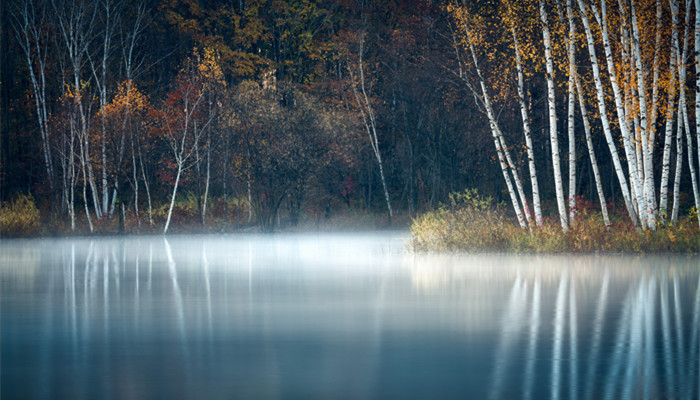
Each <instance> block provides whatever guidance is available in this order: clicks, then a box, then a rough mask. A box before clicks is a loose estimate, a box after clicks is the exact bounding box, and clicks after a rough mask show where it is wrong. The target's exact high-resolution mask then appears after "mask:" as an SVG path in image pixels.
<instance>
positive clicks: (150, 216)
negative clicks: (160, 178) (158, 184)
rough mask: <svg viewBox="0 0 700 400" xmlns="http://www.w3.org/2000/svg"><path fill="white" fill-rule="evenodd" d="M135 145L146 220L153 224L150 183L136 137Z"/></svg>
mask: <svg viewBox="0 0 700 400" xmlns="http://www.w3.org/2000/svg"><path fill="white" fill-rule="evenodd" d="M137 146H138V153H139V165H140V167H141V177H142V178H143V186H144V188H145V189H146V199H147V200H148V222H149V224H150V225H151V226H153V207H152V203H151V189H150V185H149V184H148V177H147V175H146V167H145V166H144V162H143V154H141V144H140V141H138V138H137Z"/></svg>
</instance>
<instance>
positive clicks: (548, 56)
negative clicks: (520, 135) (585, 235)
mask: <svg viewBox="0 0 700 400" xmlns="http://www.w3.org/2000/svg"><path fill="white" fill-rule="evenodd" d="M540 20H541V22H542V40H543V42H544V58H545V66H546V74H545V78H546V80H547V103H548V105H549V107H548V108H549V140H550V144H551V149H552V168H553V169H554V187H555V190H556V195H557V208H558V209H559V219H560V221H561V227H562V229H563V230H564V231H566V230H567V229H568V218H567V213H566V202H565V201H564V187H563V182H562V178H561V166H560V162H559V138H558V136H557V109H556V99H555V95H554V60H553V58H552V49H551V42H550V36H549V24H548V22H547V11H546V10H545V4H544V0H540Z"/></svg>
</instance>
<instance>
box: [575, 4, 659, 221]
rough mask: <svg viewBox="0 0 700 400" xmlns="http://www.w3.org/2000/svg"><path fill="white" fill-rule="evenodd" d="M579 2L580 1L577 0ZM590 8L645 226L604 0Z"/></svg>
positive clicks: (640, 217) (638, 213) (639, 185)
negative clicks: (596, 28) (597, 29)
mask: <svg viewBox="0 0 700 400" xmlns="http://www.w3.org/2000/svg"><path fill="white" fill-rule="evenodd" d="M579 3H581V1H579ZM591 9H592V10H593V13H594V15H595V17H596V20H597V21H598V24H599V25H600V27H601V33H602V35H603V47H604V49H605V59H606V62H607V65H608V72H609V74H610V85H611V87H612V89H613V95H614V98H615V109H616V110H617V119H618V121H619V124H618V125H619V126H620V131H621V133H622V142H623V144H624V147H625V155H626V157H627V164H628V171H629V175H630V184H631V185H632V187H633V188H634V190H633V193H634V195H635V198H636V201H637V207H638V210H637V215H638V216H639V219H640V222H641V225H642V228H645V229H646V228H647V226H648V225H647V218H646V216H645V215H642V213H644V212H646V210H647V205H646V201H645V199H644V196H643V193H644V192H643V189H642V181H641V179H640V178H639V174H638V173H637V163H636V162H635V158H636V157H635V152H634V146H633V145H632V139H631V137H630V132H629V129H628V126H627V124H626V123H625V121H626V118H627V116H626V115H625V111H624V106H623V102H622V94H621V93H620V87H619V85H618V82H617V73H616V72H615V63H614V62H613V54H612V49H611V46H610V38H609V36H608V28H607V9H606V3H605V0H601V11H600V13H599V12H598V10H597V9H596V7H595V6H592V7H591Z"/></svg>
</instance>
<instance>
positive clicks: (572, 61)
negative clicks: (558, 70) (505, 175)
mask: <svg viewBox="0 0 700 400" xmlns="http://www.w3.org/2000/svg"><path fill="white" fill-rule="evenodd" d="M566 16H567V18H568V21H569V44H568V50H569V88H568V94H569V99H568V100H569V102H568V107H569V109H568V121H567V128H568V133H569V224H573V223H574V218H575V211H576V137H575V136H574V112H575V107H576V98H575V96H576V95H575V93H574V91H575V87H574V86H575V85H574V79H575V76H576V25H575V24H574V16H573V13H572V10H571V0H566Z"/></svg>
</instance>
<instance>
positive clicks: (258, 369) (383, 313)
mask: <svg viewBox="0 0 700 400" xmlns="http://www.w3.org/2000/svg"><path fill="white" fill-rule="evenodd" d="M207 240H208V239H201V240H195V241H188V242H187V243H188V244H187V246H184V245H183V244H184V243H185V242H184V241H182V240H180V239H178V238H168V239H163V238H157V239H148V240H140V241H123V240H122V241H119V240H117V241H114V240H95V241H90V242H87V241H84V242H82V243H80V242H78V244H74V245H72V246H71V245H68V246H67V247H63V249H62V250H61V252H60V253H56V254H59V257H58V258H59V260H60V262H61V266H60V267H59V268H57V269H54V270H52V271H54V272H53V273H50V274H47V275H45V276H44V277H39V276H37V277H36V278H35V279H36V280H37V281H40V282H42V283H43V284H46V285H47V286H46V287H47V293H46V296H47V297H46V298H47V301H46V302H45V303H41V304H37V307H39V308H40V309H41V310H42V314H41V315H42V322H41V325H40V327H39V330H40V338H41V341H40V343H39V346H38V347H39V348H38V350H37V352H36V353H37V356H38V357H41V358H39V359H38V360H39V361H40V362H39V363H38V368H39V369H40V371H38V373H37V375H40V376H41V381H39V385H38V388H37V389H36V390H43V391H44V394H46V395H47V396H50V394H52V393H54V392H55V387H56V381H57V379H58V378H60V377H63V376H64V374H65V373H60V372H57V370H56V369H55V367H54V366H55V365H56V364H57V362H59V361H60V360H59V358H58V357H59V356H58V355H57V353H56V349H55V347H54V346H56V343H57V339H56V338H57V336H60V335H63V334H64V333H65V337H66V338H67V339H68V341H67V342H66V345H70V347H71V349H72V350H70V351H69V353H70V357H72V359H71V360H69V361H70V363H69V364H70V365H71V366H73V367H72V368H73V369H72V370H70V371H68V373H70V375H71V376H72V378H71V379H74V380H75V384H76V385H77V386H80V387H83V388H92V389H83V390H87V392H86V394H89V393H91V392H90V390H92V391H93V392H94V391H98V392H111V391H114V393H124V394H128V393H136V392H138V391H139V390H146V389H145V388H144V386H143V385H147V384H146V383H144V378H143V376H144V374H153V371H152V370H151V369H152V364H151V365H149V364H147V363H143V364H140V362H139V360H141V359H143V355H142V354H141V353H140V352H143V351H144V350H148V349H149V348H148V347H144V346H146V345H144V344H143V343H141V342H139V341H140V340H142V338H143V337H144V335H145V337H147V339H148V340H151V339H153V340H155V341H157V340H158V339H162V338H163V337H167V338H168V339H171V340H174V342H173V343H170V344H168V345H166V346H165V347H171V348H169V349H168V350H172V353H173V354H170V355H169V357H170V359H169V360H168V361H167V362H166V364H165V365H164V368H165V369H167V371H164V372H163V371H159V372H157V373H156V377H157V379H163V380H164V381H168V382H170V381H173V382H174V383H173V384H172V389H171V390H173V393H175V394H177V393H178V391H182V393H187V394H194V392H195V391H196V390H198V388H201V387H202V386H204V384H205V383H211V382H219V381H220V380H221V377H203V373H202V372H201V371H202V370H216V369H220V368H224V367H225V368H229V369H230V372H229V373H230V374H231V375H236V374H238V375H236V376H250V377H252V378H251V379H250V381H248V382H237V385H238V388H239V389H240V390H241V391H240V392H239V393H245V390H248V391H249V392H248V393H254V392H255V391H256V390H263V389H264V390H266V391H265V392H257V394H260V396H259V397H275V396H279V395H280V394H281V393H283V390H284V388H286V387H288V386H289V385H290V382H289V379H290V377H289V376H285V374H288V373H289V371H288V370H285V369H284V368H288V366H285V364H284V362H285V360H288V357H290V353H289V348H288V346H289V343H288V342H287V343H285V342H284V341H281V338H282V339H283V340H288V339H289V338H290V337H298V336H294V335H305V334H306V335H308V334H309V332H312V334H313V335H316V336H314V338H315V339H317V340H319V341H320V342H321V343H320V344H318V343H317V344H315V345H316V347H315V349H316V350H317V351H321V352H322V353H323V354H320V355H319V354H316V355H313V356H314V357H317V358H316V359H314V360H313V362H311V363H310V364H309V367H310V369H313V370H314V371H315V370H316V369H315V368H321V367H323V368H325V372H326V375H324V376H322V377H320V378H319V379H320V380H319V385H322V384H324V382H325V384H326V385H327V387H326V388H325V390H326V391H325V392H324V391H319V392H314V393H323V394H330V393H332V391H331V389H332V388H331V387H330V386H328V385H329V383H328V382H331V381H332V379H331V378H330V376H331V375H333V374H342V372H340V369H341V367H342V368H346V369H348V371H350V370H352V371H354V372H353V376H352V377H349V378H347V379H346V380H345V381H352V383H353V385H354V386H353V389H352V390H353V394H356V395H357V397H372V394H373V393H374V390H376V388H377V387H378V386H380V385H381V384H382V382H381V379H382V378H381V377H380V376H379V375H380V374H381V373H382V368H386V365H382V363H383V362H384V361H385V360H383V359H382V357H385V355H386V352H387V347H386V344H387V341H388V340H391V337H392V336H391V335H387V334H386V333H387V332H389V331H392V330H393V331H394V332H396V331H400V332H414V331H416V330H421V329H423V330H422V331H421V332H435V331H440V330H448V329H453V328H455V327H457V328H461V329H463V331H460V332H462V333H461V334H462V335H463V336H467V335H472V333H473V331H474V329H475V327H476V328H478V329H481V330H482V332H483V331H487V332H489V333H490V334H493V333H494V332H495V336H494V340H493V341H492V342H489V345H493V349H492V350H491V353H490V357H492V358H491V359H490V360H489V361H488V362H489V363H490V367H491V368H493V369H492V370H491V371H490V372H491V382H488V386H487V387H485V388H484V389H485V390H488V392H487V393H484V394H483V396H482V397H486V396H487V395H488V396H490V397H491V398H503V397H511V394H512V393H514V392H513V390H514V389H517V390H518V391H517V392H515V393H517V395H519V396H522V398H525V399H535V398H542V397H550V398H553V399H554V398H585V399H594V398H596V399H597V398H602V399H617V398H623V399H624V398H641V397H648V398H697V396H698V393H700V382H699V381H698V379H700V378H698V375H700V373H699V372H700V371H699V369H698V368H700V365H699V363H700V359H699V357H700V355H699V351H700V348H699V347H700V329H699V326H700V279H699V277H698V271H697V262H696V260H695V261H694V260H693V259H692V258H689V259H684V258H682V257H681V258H674V259H673V261H671V263H673V265H665V266H663V267H654V266H653V264H654V259H653V257H652V260H651V262H650V261H649V260H648V259H647V260H645V259H643V258H637V257H634V258H631V259H629V258H623V257H616V256H600V257H587V258H584V257H575V256H554V257H546V256H523V257H517V258H516V257H511V256H506V255H486V254H485V255H474V256H469V257H466V258H465V257H464V256H458V255H441V256H425V255H420V254H406V255H403V256H401V257H403V258H402V259H401V262H400V263H399V262H396V260H393V259H392V257H388V256H387V257H385V255H382V256H381V257H379V258H378V260H379V261H377V260H375V261H373V262H374V264H371V265H372V268H373V269H374V271H373V272H368V271H369V270H370V268H367V267H360V268H367V270H365V271H364V272H363V274H368V275H360V276H359V277H356V276H353V275H352V274H349V273H348V271H352V268H350V267H347V265H346V263H347V259H346V260H339V261H338V262H339V263H340V265H343V266H342V268H339V269H337V270H336V272H333V268H334V266H333V261H332V260H331V259H330V258H329V260H328V262H327V264H328V265H324V262H326V261H324V260H325V258H324V259H321V258H323V257H326V255H323V257H320V256H318V253H314V251H313V250H314V249H313V248H310V249H307V250H308V251H303V252H299V254H296V255H295V257H300V258H303V257H307V258H308V257H310V255H314V256H318V257H320V258H314V259H313V262H315V263H316V264H318V265H323V266H320V267H313V268H311V267H303V268H298V270H297V271H296V272H295V274H296V275H295V274H292V273H290V272H288V271H286V270H284V269H282V268H280V267H279V266H277V267H269V266H268V267H262V268H261V267H260V265H261V264H260V263H261V262H262V263H265V262H271V263H272V262H274V263H278V262H281V260H284V257H283V256H282V255H280V254H277V253H275V254H270V252H268V253H265V252H264V251H261V250H265V249H268V250H270V249H272V248H273V247H272V246H270V247H269V248H268V247H264V246H262V247H261V246H260V243H251V242H245V241H242V243H240V244H236V245H234V244H231V243H232V242H231V241H230V240H229V242H225V243H224V242H220V243H217V242H212V241H207ZM332 255H333V252H328V255H327V256H328V257H331V256H332ZM392 256H394V255H393V254H392ZM363 257H364V255H363ZM647 258H649V257H647ZM630 260H631V262H630ZM42 261H43V259H42ZM628 262H629V263H628ZM382 263H385V264H386V265H384V264H382ZM329 271H330V272H329ZM315 274H320V275H322V279H319V277H318V276H317V275H315ZM323 274H326V275H323ZM350 276H352V278H351V279H350V278H349V277H350ZM339 278H340V279H339ZM341 280H342V281H343V282H342V283H339V281H341ZM325 283H331V284H332V285H333V286H332V288H331V289H330V292H332V293H330V294H329V289H328V288H327V287H325V286H324V284H325ZM416 294H419V295H420V296H418V297H416ZM287 296H289V297H287ZM417 298H418V299H419V300H420V307H425V308H420V307H419V309H420V310H421V311H422V310H430V311H437V312H435V313H433V315H429V316H420V317H415V314H411V312H414V311H415V310H416V309H411V308H410V307H413V306H414V305H415V304H416V303H415V302H416V299H417ZM287 299H291V302H290V303H288V304H285V301H286V300H287ZM324 301H326V302H328V301H332V302H333V303H325V304H324V303H323V302H324ZM411 302H413V303H411ZM358 304H359V306H358ZM299 307H301V308H304V309H303V310H301V311H300V310H299ZM401 307H404V308H401ZM441 309H444V310H445V313H443V314H440V310H441ZM307 312H314V313H320V316H319V314H315V315H313V316H309V315H306V314H305V313H307ZM337 312H340V313H341V314H342V313H346V312H347V316H346V317H344V318H343V319H340V318H337V319H332V318H329V315H330V314H331V313H337ZM285 313H288V314H285ZM408 314H410V316H409V315H408ZM290 316H291V317H290ZM294 317H302V318H308V319H309V320H308V321H307V320H294ZM494 317H495V320H494ZM412 318H415V319H412ZM450 318H453V319H457V320H458V321H456V322H455V321H454V320H450ZM331 320H333V321H336V322H338V323H340V324H342V325H341V326H335V327H329V326H328V323H329V321H331ZM430 323H436V324H439V325H437V326H430V327H429V328H427V326H426V324H430ZM304 324H309V325H308V326H307V325H304ZM353 324H357V326H354V325H353ZM299 326H304V329H306V331H304V330H301V333H300V332H299V331H297V330H295V329H298V327H299ZM343 329H355V330H354V331H352V332H351V333H352V335H355V336H352V335H350V334H348V336H347V337H352V339H353V340H356V341H357V343H353V345H354V346H355V347H353V350H355V351H354V353H355V354H352V357H350V356H349V355H347V354H345V353H343V352H342V351H341V350H340V349H338V348H337V344H338V337H337V336H334V335H338V332H339V331H342V330H343ZM167 330H171V332H164V331H167ZM149 335H150V336H149ZM158 335H163V336H158ZM224 335H228V336H224ZM115 344H118V345H119V346H120V347H119V348H115V347H114V346H115ZM222 345H229V346H251V347H252V348H255V353H254V354H255V357H256V358H255V359H254V362H252V364H254V365H246V361H245V360H243V361H240V360H239V359H238V358H234V355H233V353H232V352H230V350H231V349H228V350H229V353H223V352H221V349H222V347H223V346H222ZM159 351H163V349H162V348H161V349H160V350H159ZM236 356H237V354H236ZM295 356H296V355H295ZM342 357H347V358H348V359H349V360H347V361H342V362H339V361H338V359H340V358H342ZM232 360H233V361H234V362H235V363H238V362H239V361H240V364H236V365H224V364H225V363H227V362H228V363H231V362H232ZM251 360H252V359H251ZM249 361H250V360H249ZM95 369H96V370H98V371H99V374H100V375H104V376H112V377H114V379H105V380H102V381H100V382H98V383H95V382H93V381H92V380H91V378H90V376H94V370H95ZM348 373H349V372H348ZM91 374H92V375H91ZM298 374H299V375H294V374H292V376H297V377H298V376H301V375H300V374H301V373H298ZM514 374H515V375H514ZM323 379H328V380H327V381H323ZM262 386H266V388H262ZM231 390H237V389H234V388H231Z"/></svg>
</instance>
